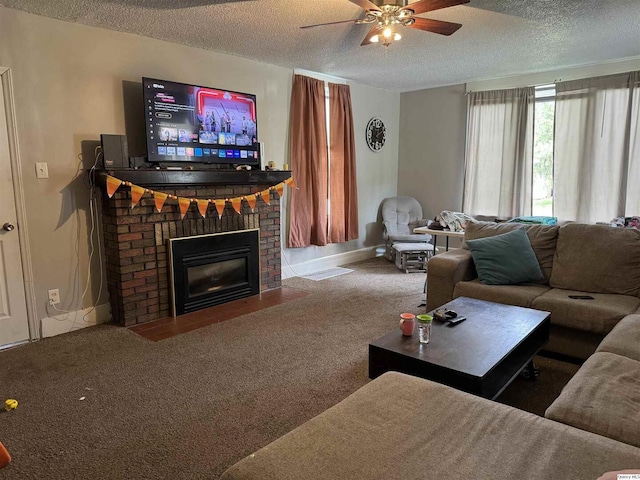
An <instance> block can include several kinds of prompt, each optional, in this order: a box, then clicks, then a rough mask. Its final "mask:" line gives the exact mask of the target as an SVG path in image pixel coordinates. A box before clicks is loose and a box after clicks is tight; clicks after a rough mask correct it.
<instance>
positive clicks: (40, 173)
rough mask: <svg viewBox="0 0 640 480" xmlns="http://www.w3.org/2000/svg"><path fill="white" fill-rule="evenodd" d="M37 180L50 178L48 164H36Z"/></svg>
mask: <svg viewBox="0 0 640 480" xmlns="http://www.w3.org/2000/svg"><path fill="white" fill-rule="evenodd" d="M36 178H49V165H47V162H36Z"/></svg>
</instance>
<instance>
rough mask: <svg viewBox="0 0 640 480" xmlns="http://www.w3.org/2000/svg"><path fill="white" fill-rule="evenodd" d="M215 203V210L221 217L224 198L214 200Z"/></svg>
mask: <svg viewBox="0 0 640 480" xmlns="http://www.w3.org/2000/svg"><path fill="white" fill-rule="evenodd" d="M213 203H215V204H216V210H217V211H218V218H222V212H224V205H225V203H226V202H225V201H224V200H214V202H213Z"/></svg>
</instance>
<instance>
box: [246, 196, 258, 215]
mask: <svg viewBox="0 0 640 480" xmlns="http://www.w3.org/2000/svg"><path fill="white" fill-rule="evenodd" d="M245 200H246V201H247V203H248V204H249V206H250V207H251V213H253V210H254V209H255V208H256V201H257V200H258V197H257V196H256V195H255V194H253V195H249V196H248V197H247V198H246V199H245Z"/></svg>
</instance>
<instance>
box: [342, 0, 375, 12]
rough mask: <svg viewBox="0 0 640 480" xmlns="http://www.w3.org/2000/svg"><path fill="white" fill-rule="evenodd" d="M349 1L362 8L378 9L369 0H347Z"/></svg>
mask: <svg viewBox="0 0 640 480" xmlns="http://www.w3.org/2000/svg"><path fill="white" fill-rule="evenodd" d="M349 1H350V2H351V3H355V4H356V5H358V6H359V7H360V8H362V9H364V10H380V9H379V8H378V6H377V5H376V4H375V3H371V2H370V1H369V0H349Z"/></svg>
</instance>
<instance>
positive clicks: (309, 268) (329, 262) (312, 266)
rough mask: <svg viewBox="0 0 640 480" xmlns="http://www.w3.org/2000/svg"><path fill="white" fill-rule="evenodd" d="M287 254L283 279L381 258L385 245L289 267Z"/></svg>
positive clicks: (284, 258) (284, 260)
mask: <svg viewBox="0 0 640 480" xmlns="http://www.w3.org/2000/svg"><path fill="white" fill-rule="evenodd" d="M285 255H286V253H285V252H282V279H283V280H284V279H286V278H292V277H299V276H300V275H309V274H311V273H316V272H321V271H323V270H328V269H329V268H334V267H341V266H342V265H347V264H349V263H354V262H361V261H362V260H368V259H370V258H375V257H381V256H382V255H384V245H376V246H375V247H367V248H361V249H359V250H352V251H350V252H344V253H338V254H336V255H329V256H327V257H322V258H314V259H313V260H308V261H306V262H301V263H296V264H295V265H289V263H288V262H287V258H286V256H285Z"/></svg>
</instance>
